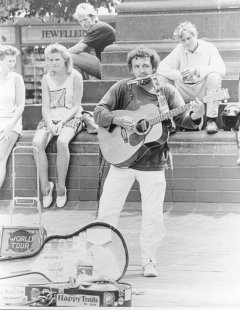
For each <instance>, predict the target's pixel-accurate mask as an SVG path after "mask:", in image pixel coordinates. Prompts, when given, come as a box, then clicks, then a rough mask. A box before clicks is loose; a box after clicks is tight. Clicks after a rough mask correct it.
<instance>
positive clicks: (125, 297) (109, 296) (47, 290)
mask: <svg viewBox="0 0 240 310" xmlns="http://www.w3.org/2000/svg"><path fill="white" fill-rule="evenodd" d="M104 285H105V286H104ZM98 286H101V284H98ZM102 286H103V287H102V290H93V289H78V288H64V287H56V286H54V287H53V286H47V285H42V286H41V285H29V286H27V287H26V296H27V300H28V301H33V300H34V299H36V298H39V297H40V296H45V297H46V296H48V297H49V300H50V299H52V304H51V306H58V307H84V306H88V307H111V306H114V307H131V304H132V288H131V286H130V285H129V284H126V283H118V284H117V287H116V289H115V290H104V287H107V286H106V284H103V285H102ZM100 289H101V288H100ZM42 302H43V303H42V305H43V306H44V303H46V302H47V300H46V299H43V300H42Z"/></svg>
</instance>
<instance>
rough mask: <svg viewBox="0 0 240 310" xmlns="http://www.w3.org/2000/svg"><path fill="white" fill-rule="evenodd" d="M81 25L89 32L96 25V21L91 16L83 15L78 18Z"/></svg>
mask: <svg viewBox="0 0 240 310" xmlns="http://www.w3.org/2000/svg"><path fill="white" fill-rule="evenodd" d="M78 21H79V24H80V25H81V26H82V27H83V29H84V30H86V31H88V30H89V29H90V28H91V27H92V26H93V25H94V24H95V21H94V19H93V18H92V17H91V16H89V15H82V16H80V17H79V18H78Z"/></svg>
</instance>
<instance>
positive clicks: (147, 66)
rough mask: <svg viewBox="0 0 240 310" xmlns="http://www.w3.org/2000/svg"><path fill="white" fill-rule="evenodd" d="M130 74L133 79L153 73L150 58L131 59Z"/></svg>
mask: <svg viewBox="0 0 240 310" xmlns="http://www.w3.org/2000/svg"><path fill="white" fill-rule="evenodd" d="M132 73H133V75H134V77H135V78H142V77H145V76H147V75H151V74H153V73H154V70H153V67H152V64H151V60H150V57H136V58H133V59H132Z"/></svg>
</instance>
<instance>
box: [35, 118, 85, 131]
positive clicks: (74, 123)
mask: <svg viewBox="0 0 240 310" xmlns="http://www.w3.org/2000/svg"><path fill="white" fill-rule="evenodd" d="M52 122H53V124H54V125H56V124H58V123H59V122H60V121H54V120H53V121H52ZM64 127H70V128H72V129H73V130H74V133H75V134H77V133H78V132H80V131H81V127H82V120H81V119H80V118H78V117H76V118H72V119H70V120H69V121H67V122H66V123H65V124H64V125H63V128H64ZM37 130H45V131H49V130H48V126H47V123H46V122H45V120H44V119H42V120H41V121H40V122H39V123H38V126H37Z"/></svg>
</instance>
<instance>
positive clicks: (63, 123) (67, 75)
mask: <svg viewBox="0 0 240 310" xmlns="http://www.w3.org/2000/svg"><path fill="white" fill-rule="evenodd" d="M45 60H46V64H47V66H48V73H47V74H46V75H44V76H43V79H42V116H43V119H42V120H41V121H40V123H39V124H38V127H37V130H36V133H35V136H34V138H33V145H34V146H35V147H37V149H38V160H39V168H40V169H39V170H40V185H41V191H42V195H43V207H44V208H48V207H50V206H51V204H52V200H53V198H52V193H53V188H54V184H53V182H49V177H48V160H47V155H46V147H47V145H48V143H49V142H50V140H51V139H52V138H53V137H54V136H58V138H57V164H56V166H57V185H56V190H57V199H56V206H57V207H58V208H62V207H64V205H65V204H66V201H67V189H66V185H65V183H66V177H67V171H68V166H69V159H70V152H69V142H70V141H71V140H72V139H73V137H74V136H75V135H76V133H77V132H78V128H79V126H81V121H80V120H78V119H75V116H76V114H77V112H81V110H82V107H81V100H82V94H83V80H82V76H81V74H80V73H79V72H78V71H76V70H75V69H73V65H72V59H71V54H70V53H69V52H68V50H67V48H65V47H64V46H63V45H61V44H51V45H49V46H47V47H46V49H45ZM34 158H35V161H37V154H36V152H35V154H34Z"/></svg>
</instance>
